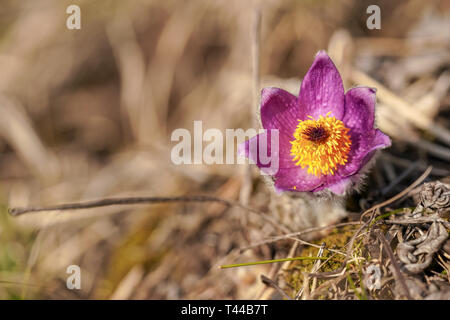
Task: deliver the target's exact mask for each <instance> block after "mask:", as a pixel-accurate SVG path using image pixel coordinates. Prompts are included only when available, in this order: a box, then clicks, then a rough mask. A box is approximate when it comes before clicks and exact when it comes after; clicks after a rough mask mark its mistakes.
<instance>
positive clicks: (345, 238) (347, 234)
mask: <svg viewBox="0 0 450 320" xmlns="http://www.w3.org/2000/svg"><path fill="white" fill-rule="evenodd" d="M356 229H357V227H356V226H346V227H343V228H335V229H333V230H331V232H330V233H329V234H328V235H326V236H324V237H322V238H320V239H317V240H315V241H313V243H314V244H317V245H321V244H322V243H325V246H326V248H328V249H334V250H339V251H342V252H345V251H346V248H345V246H346V245H347V243H348V242H349V241H350V239H351V238H352V236H353V234H354V232H355V231H356ZM358 245H360V244H359V243H358ZM318 252H319V249H318V248H316V247H312V246H306V247H305V248H303V250H302V251H301V252H300V254H299V255H301V256H305V257H308V256H317V254H318ZM323 256H324V257H326V258H330V259H329V260H328V261H326V262H325V263H324V264H323V265H322V267H321V268H320V270H319V272H331V271H335V270H337V269H339V268H340V267H341V266H342V262H343V261H344V257H343V256H342V255H340V254H336V253H333V252H331V251H329V250H325V251H324V255H323ZM314 264H315V261H314V260H303V261H298V262H295V263H292V264H291V267H290V269H289V270H287V272H286V273H285V275H286V277H285V280H286V282H287V284H288V285H289V286H290V287H291V288H292V289H293V295H295V293H297V292H298V290H300V288H302V287H303V281H304V277H303V274H302V273H303V272H311V270H312V268H313V266H314ZM324 281H325V280H320V279H319V280H318V281H317V285H318V286H319V285H320V284H321V283H323V282H324Z"/></svg>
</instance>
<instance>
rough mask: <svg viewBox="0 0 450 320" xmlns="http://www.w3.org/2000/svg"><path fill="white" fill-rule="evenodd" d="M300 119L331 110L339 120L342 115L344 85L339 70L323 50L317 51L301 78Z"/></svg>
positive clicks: (324, 113)
mask: <svg viewBox="0 0 450 320" xmlns="http://www.w3.org/2000/svg"><path fill="white" fill-rule="evenodd" d="M299 106H300V114H301V119H302V120H303V119H306V118H307V117H308V116H312V117H313V118H314V119H317V118H318V117H319V116H320V115H323V116H325V115H326V114H327V113H328V112H330V111H331V116H335V117H336V118H337V119H339V120H341V119H342V117H343V116H344V86H343V84H342V78H341V76H340V74H339V71H338V70H337V69H336V66H335V65H334V63H333V61H331V59H330V57H329V56H328V55H327V54H326V52H325V51H319V53H318V54H317V56H316V58H315V59H314V62H313V64H312V66H311V68H310V69H309V70H308V72H307V73H306V75H305V77H304V78H303V81H302V85H301V87H300V94H299Z"/></svg>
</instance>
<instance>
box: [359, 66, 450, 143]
mask: <svg viewBox="0 0 450 320" xmlns="http://www.w3.org/2000/svg"><path fill="white" fill-rule="evenodd" d="M351 76H352V79H353V81H355V82H356V83H365V84H366V85H368V86H370V87H374V88H377V96H378V98H379V99H380V101H382V102H384V103H386V104H387V105H389V106H391V107H392V108H393V109H395V110H396V111H397V112H398V113H400V114H401V115H402V116H403V117H405V118H406V119H407V120H408V121H410V122H411V123H413V124H414V125H416V126H417V127H418V128H420V129H422V130H426V131H429V132H431V133H432V134H434V135H435V136H436V137H437V138H439V139H440V140H441V141H442V142H444V143H446V144H447V145H450V131H449V130H447V129H446V128H445V127H442V126H441V125H439V124H437V123H435V122H433V121H432V119H430V118H429V117H426V116H424V115H423V114H422V113H421V112H420V111H417V110H416V109H415V108H414V107H412V106H411V105H410V104H409V103H407V102H406V101H405V100H403V99H402V98H400V97H398V96H397V95H396V94H395V93H393V92H392V91H390V90H389V89H388V88H386V87H385V86H383V85H382V84H381V83H379V82H378V81H376V80H374V79H372V78H371V77H370V76H368V75H366V74H365V73H363V72H361V71H359V70H356V69H353V71H352V74H351Z"/></svg>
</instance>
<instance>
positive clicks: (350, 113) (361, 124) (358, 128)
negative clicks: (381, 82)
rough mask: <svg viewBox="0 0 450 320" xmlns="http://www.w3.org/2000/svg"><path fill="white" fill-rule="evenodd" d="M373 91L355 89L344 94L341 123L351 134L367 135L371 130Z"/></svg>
mask: <svg viewBox="0 0 450 320" xmlns="http://www.w3.org/2000/svg"><path fill="white" fill-rule="evenodd" d="M375 92H376V90H375V89H372V88H369V87H356V88H352V89H350V90H348V91H347V93H346V94H345V114H344V118H343V122H344V124H345V126H346V127H347V128H349V129H350V130H351V131H352V132H353V133H357V134H367V133H369V132H370V130H372V128H373V124H374V119H375V102H376V97H375Z"/></svg>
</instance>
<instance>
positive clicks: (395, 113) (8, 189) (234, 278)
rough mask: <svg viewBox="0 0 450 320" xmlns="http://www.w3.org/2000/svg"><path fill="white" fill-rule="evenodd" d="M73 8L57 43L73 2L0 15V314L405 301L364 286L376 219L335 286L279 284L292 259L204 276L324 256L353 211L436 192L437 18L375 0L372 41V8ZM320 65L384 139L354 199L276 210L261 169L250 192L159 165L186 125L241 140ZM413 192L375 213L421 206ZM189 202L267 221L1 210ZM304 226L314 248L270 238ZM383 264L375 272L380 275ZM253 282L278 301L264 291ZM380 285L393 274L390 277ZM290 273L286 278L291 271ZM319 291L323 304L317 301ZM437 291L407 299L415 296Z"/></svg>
mask: <svg viewBox="0 0 450 320" xmlns="http://www.w3.org/2000/svg"><path fill="white" fill-rule="evenodd" d="M77 3H78V4H79V5H80V7H81V10H82V29H81V30H79V31H71V30H67V29H66V28H65V19H66V17H67V15H66V14H65V8H66V7H67V6H68V5H69V4H72V1H56V0H39V1H12V0H6V1H3V2H2V12H1V13H0V25H1V28H0V70H1V74H2V76H1V78H0V110H1V114H2V116H1V118H0V150H1V153H2V156H1V157H0V187H1V188H0V196H1V198H0V199H2V201H1V204H2V209H1V212H0V298H9V299H11V298H12V299H30V298H48V299H52V298H71V299H77V298H85V299H180V298H194V299H220V298H231V299H237V298H241V299H242V298H276V297H277V294H279V292H277V289H276V286H278V289H281V290H287V288H289V287H291V289H292V292H289V293H288V294H289V296H291V297H294V298H295V297H296V295H297V294H298V295H297V298H310V299H313V298H334V299H337V298H363V297H369V296H370V297H372V298H377V299H379V298H403V297H404V295H403V296H402V294H401V293H400V294H397V293H396V292H397V291H395V290H394V289H393V288H392V286H391V287H389V290H391V289H392V290H391V291H390V292H391V293H390V294H387V293H386V292H384V291H383V292H382V293H376V294H373V295H369V293H368V292H367V291H365V290H364V288H362V287H361V282H360V281H359V279H360V277H359V272H360V271H361V270H362V269H363V268H362V264H361V262H360V260H359V257H363V258H364V257H365V258H367V254H366V253H365V251H364V250H363V249H361V247H359V246H358V244H360V246H363V243H364V241H363V240H364V239H371V238H370V237H373V236H376V234H377V233H376V232H375V230H376V229H377V228H378V229H380V230H381V231H386V230H384V229H383V228H381V227H380V226H379V225H378V224H381V223H382V221H378V222H377V223H378V224H377V225H375V226H374V225H372V226H371V227H373V229H371V230H367V229H364V230H363V229H361V232H363V234H364V236H361V237H358V238H357V239H356V240H357V241H356V242H354V245H356V247H357V248H358V250H360V251H358V252H357V253H358V255H356V256H355V257H353V258H354V259H353V260H351V262H349V263H348V265H349V266H350V267H349V269H348V270H350V272H349V273H343V274H342V275H337V276H336V277H334V278H333V279H331V280H325V281H324V280H323V279H319V278H317V277H315V276H313V275H312V274H318V273H320V272H321V270H323V266H321V265H316V264H314V263H312V264H311V265H306V267H307V268H309V269H307V272H306V273H307V274H308V275H307V277H309V278H308V281H305V279H306V278H301V277H302V276H301V277H300V278H301V279H300V280H299V281H300V282H299V283H292V282H291V283H289V281H288V282H286V281H285V280H282V279H284V278H285V277H283V276H286V274H285V271H284V270H286V269H290V268H292V267H293V266H294V265H295V264H292V263H290V262H286V263H284V264H283V265H282V264H270V265H258V266H253V267H245V268H244V267H243V268H233V269H230V270H220V269H219V268H217V266H219V265H222V264H231V263H237V262H244V261H258V260H268V259H276V258H286V257H296V256H299V255H303V254H304V252H305V251H304V250H306V248H310V250H312V249H314V250H315V251H314V254H317V252H318V250H319V248H317V247H311V246H310V244H315V245H316V246H319V247H320V245H321V243H322V241H323V240H324V239H325V238H323V237H327V236H330V234H329V232H330V231H329V229H326V227H327V226H329V225H330V224H333V223H339V222H344V223H345V222H355V221H356V222H357V221H359V217H360V213H363V212H364V211H366V210H367V209H368V208H371V207H373V206H374V205H376V204H380V203H383V201H385V200H386V199H389V198H391V197H393V196H395V195H397V194H398V193H400V192H402V191H403V190H405V188H406V187H407V186H409V185H410V184H411V183H412V182H413V181H415V180H416V179H417V178H418V177H419V176H420V175H421V174H422V173H423V172H424V171H425V170H426V168H427V167H428V166H429V165H432V166H433V169H432V170H431V172H430V174H429V175H428V177H427V180H433V181H434V180H437V179H440V180H441V181H444V182H445V181H447V182H448V180H449V176H450V174H449V172H450V167H449V165H448V163H449V160H450V149H449V141H450V139H449V129H448V128H449V127H450V126H449V120H448V119H449V114H450V113H449V112H450V111H449V105H450V96H449V94H448V92H449V90H448V89H449V87H450V77H449V61H450V60H449V59H450V56H449V44H450V35H449V33H448V30H450V28H449V21H450V19H449V15H450V8H449V7H448V4H447V2H446V1H430V2H424V1H420V0H410V1H396V2H395V3H394V2H392V1H379V5H380V7H381V10H382V29H381V30H379V31H378V30H372V31H370V30H367V29H366V27H365V19H366V17H367V15H366V14H365V9H366V7H367V6H368V5H369V4H372V2H371V1H350V0H345V1H339V2H336V1H325V0H323V1H294V0H292V1H283V2H281V1H275V0H268V1H238V0H231V1H224V0H215V1H209V0H192V1H180V0H169V1H162V0H141V1H132V2H125V1H118V0H117V1H87V0H86V1H82V0H80V1H77ZM257 6H259V7H260V8H261V18H262V19H261V30H260V39H261V41H260V42H259V43H258V42H257V41H256V38H255V30H256V32H257V31H258V28H257V24H255V7H257ZM255 28H256V29H255ZM320 49H327V50H328V52H329V54H330V55H331V57H332V58H333V60H334V61H335V62H336V64H337V66H338V68H339V69H340V71H341V73H342V76H343V78H344V81H345V86H346V89H348V88H350V87H352V86H353V85H355V84H360V85H369V86H375V87H377V88H378V92H377V97H378V110H377V125H378V127H380V128H381V129H382V130H383V131H385V132H386V133H387V134H389V135H390V136H391V137H392V139H393V147H392V148H390V149H389V150H387V151H386V152H383V154H381V155H380V157H379V160H378V161H377V163H376V164H375V166H374V168H373V170H372V172H371V174H370V175H369V177H368V179H367V184H366V187H365V188H364V191H363V192H362V193H360V194H354V195H352V196H351V197H349V199H348V200H347V201H346V203H345V204H344V206H342V204H341V203H338V202H335V201H333V200H332V199H328V200H326V201H321V202H317V201H315V200H314V199H313V198H312V197H309V196H305V197H300V198H295V199H292V198H290V197H289V196H287V195H274V194H273V193H272V192H271V190H270V187H268V186H267V185H266V184H265V183H264V182H263V181H262V180H261V179H260V177H259V176H258V173H257V172H256V171H255V170H254V169H251V171H249V174H247V175H245V174H244V172H246V168H245V166H237V165H236V166H234V165H215V166H208V165H192V166H176V165H173V164H172V162H171V161H170V150H171V147H172V144H171V142H170V134H171V132H172V130H173V129H175V128H187V129H189V130H192V126H193V121H194V120H203V123H204V129H206V128H218V129H220V130H221V131H224V130H225V129H226V128H244V129H247V128H249V127H252V126H254V122H255V120H254V119H255V111H256V110H257V105H258V104H257V103H256V102H255V98H254V92H255V90H256V91H259V90H257V89H258V86H259V87H264V86H269V85H270V86H278V87H282V88H285V89H287V90H290V91H292V92H294V93H297V91H298V88H299V84H300V80H301V79H300V78H299V77H300V76H301V75H303V74H304V73H305V72H306V71H307V69H308V67H309V65H310V64H311V62H312V58H313V57H314V54H315V53H316V52H317V51H318V50H320ZM258 61H259V70H258V71H259V72H256V71H255V69H254V66H255V65H257V64H258V63H257V62H258ZM246 176H247V178H243V177H246ZM419 190H420V188H416V189H414V190H411V191H410V192H409V193H408V194H407V195H405V196H404V197H402V198H401V199H398V200H397V201H395V202H392V203H389V205H387V206H384V207H383V210H386V212H391V210H394V209H396V208H404V207H415V205H416V204H417V203H418V198H417V195H418V192H419ZM193 194H207V195H210V196H215V197H220V198H223V199H229V200H235V201H237V200H240V201H242V203H244V204H247V205H248V206H250V207H252V208H255V209H257V210H258V211H262V212H264V213H265V214H266V215H267V218H263V217H262V216H261V215H257V214H251V213H249V212H248V211H247V210H244V209H242V208H239V207H226V206H223V205H222V204H219V203H207V204H205V203H194V204H192V203H189V204H172V203H161V204H155V205H134V206H111V207H103V208H92V209H88V210H85V211H73V212H72V211H71V212H42V213H36V214H32V215H23V216H20V217H16V218H12V217H10V216H9V215H8V213H7V211H6V208H7V206H11V207H16V206H20V207H23V206H41V205H42V206H46V205H54V204H59V203H66V202H76V201H84V200H91V199H99V198H105V197H108V198H109V197H124V196H135V197H136V196H165V197H168V196H180V195H193ZM379 209H381V208H379ZM402 212H403V211H402ZM382 213H385V212H384V211H379V212H378V213H377V214H382ZM372 218H375V216H373V217H372ZM268 219H269V220H270V221H272V222H274V223H270V222H268ZM342 219H345V220H342ZM317 227H319V228H322V227H323V228H322V229H320V230H318V229H315V228H317ZM366 227H367V226H366ZM311 228H312V229H311ZM304 229H310V230H312V231H315V232H304V233H303V234H301V235H299V234H297V235H291V237H290V238H284V239H283V240H282V241H266V240H268V239H269V240H273V239H274V238H276V237H284V235H285V234H291V233H292V234H294V233H297V232H299V231H301V230H304ZM339 230H340V229H339ZM352 230H353V229H352ZM414 230H415V229H414ZM421 230H422V229H421ZM364 232H365V233H364ZM414 232H419V231H417V230H415V231H414ZM419 233H420V232H419ZM331 234H333V233H331ZM347 236H348V234H347ZM344 237H346V235H345V232H344ZM300 240H301V241H303V242H300V243H299V241H300ZM376 241H377V243H381V242H382V241H383V240H380V238H377V240H376ZM261 242H264V244H261V245H256V244H260V243H261ZM312 242H314V243H312ZM249 246H250V247H251V248H250V249H247V250H241V249H242V248H245V247H249ZM311 248H312V249H311ZM331 249H332V248H331ZM346 249H347V247H343V248H335V250H336V251H343V252H346ZM394 249H395V248H394ZM355 250H356V249H355ZM354 252H355V254H356V251H354ZM329 253H330V251H327V250H324V252H323V254H324V255H325V256H326V257H328V254H329ZM350 253H351V255H353V252H350ZM333 254H334V255H335V256H336V257H338V256H339V253H336V252H334V253H333ZM383 254H385V255H388V253H387V252H385V253H383ZM383 254H382V257H385V256H383ZM347 257H348V255H347ZM341 258H342V257H341ZM333 259H334V258H333ZM383 259H386V258H383ZM439 259H441V260H443V261H440V260H439ZM383 261H384V262H385V264H384V266H385V267H386V268H387V267H388V266H389V265H390V264H389V263H388V259H386V260H383ZM341 262H342V261H341ZM72 264H76V265H79V266H80V267H81V270H82V289H81V290H68V289H67V288H66V283H65V281H66V278H67V274H66V268H67V266H69V265H72ZM435 264H436V265H438V266H440V264H442V265H444V266H448V256H445V255H444V254H443V253H440V254H439V255H437V256H436V257H435ZM436 265H434V266H433V269H432V270H429V271H427V272H429V273H430V272H432V271H433V272H438V273H439V275H435V276H436V277H440V278H442V275H444V274H445V272H444V271H445V270H444V269H445V267H442V266H441V267H436ZM339 266H340V265H339ZM328 267H329V268H330V270H331V269H333V268H334V267H336V264H333V263H331V262H328ZM301 268H303V267H301ZM301 268H300V267H299V270H300V269H301ZM439 268H441V269H439ZM305 270H306V269H304V268H303V269H301V271H302V272H303V273H301V274H302V275H304V274H306V273H305ZM333 270H335V269H333ZM385 271H386V270H385ZM330 272H332V271H330ZM261 274H263V275H265V276H266V277H267V278H268V279H271V281H273V283H275V284H276V286H275V287H274V286H270V287H267V286H266V285H265V284H264V283H263V282H261V281H260V275H261ZM386 274H390V275H392V277H394V274H396V271H395V270H394V271H386ZM447 275H448V273H447ZM288 276H290V277H291V278H295V272H292V273H291V274H290V275H289V274H288ZM423 276H424V277H425V276H427V277H431V275H430V274H425V275H423ZM349 277H350V278H349ZM288 278H289V277H288ZM296 279H297V278H296ZM392 279H393V278H392ZM392 279H390V280H389V279H388V280H389V281H391V282H390V283H388V284H391V285H392V283H393V282H392V281H394V282H395V279H394V280H392ZM297 280H298V279H297ZM388 280H387V281H388ZM283 281H284V282H283ZM405 281H409V280H405ZM411 281H415V280H411ZM430 281H431V280H430ZM447 281H448V280H447ZM266 283H268V282H267V281H266ZM269 283H270V281H269ZM395 283H397V282H395ZM430 283H431V282H430ZM428 285H429V283H428ZM417 286H420V285H419V284H417ZM301 288H303V291H302V292H301V294H300V290H301ZM329 288H332V289H333V290H334V291H333V292H334V293H333V295H332V296H328V293H324V291H327V290H328V289H329ZM408 288H409V287H408ZM399 290H401V289H399ZM430 290H431V289H430V288H429V287H427V288H425V290H424V291H423V292H421V293H419V295H418V296H417V295H414V294H413V293H410V294H411V295H412V296H413V298H423V297H424V296H425V295H426V294H430ZM283 292H284V291H283ZM286 292H287V291H286ZM327 292H329V291H327Z"/></svg>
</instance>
